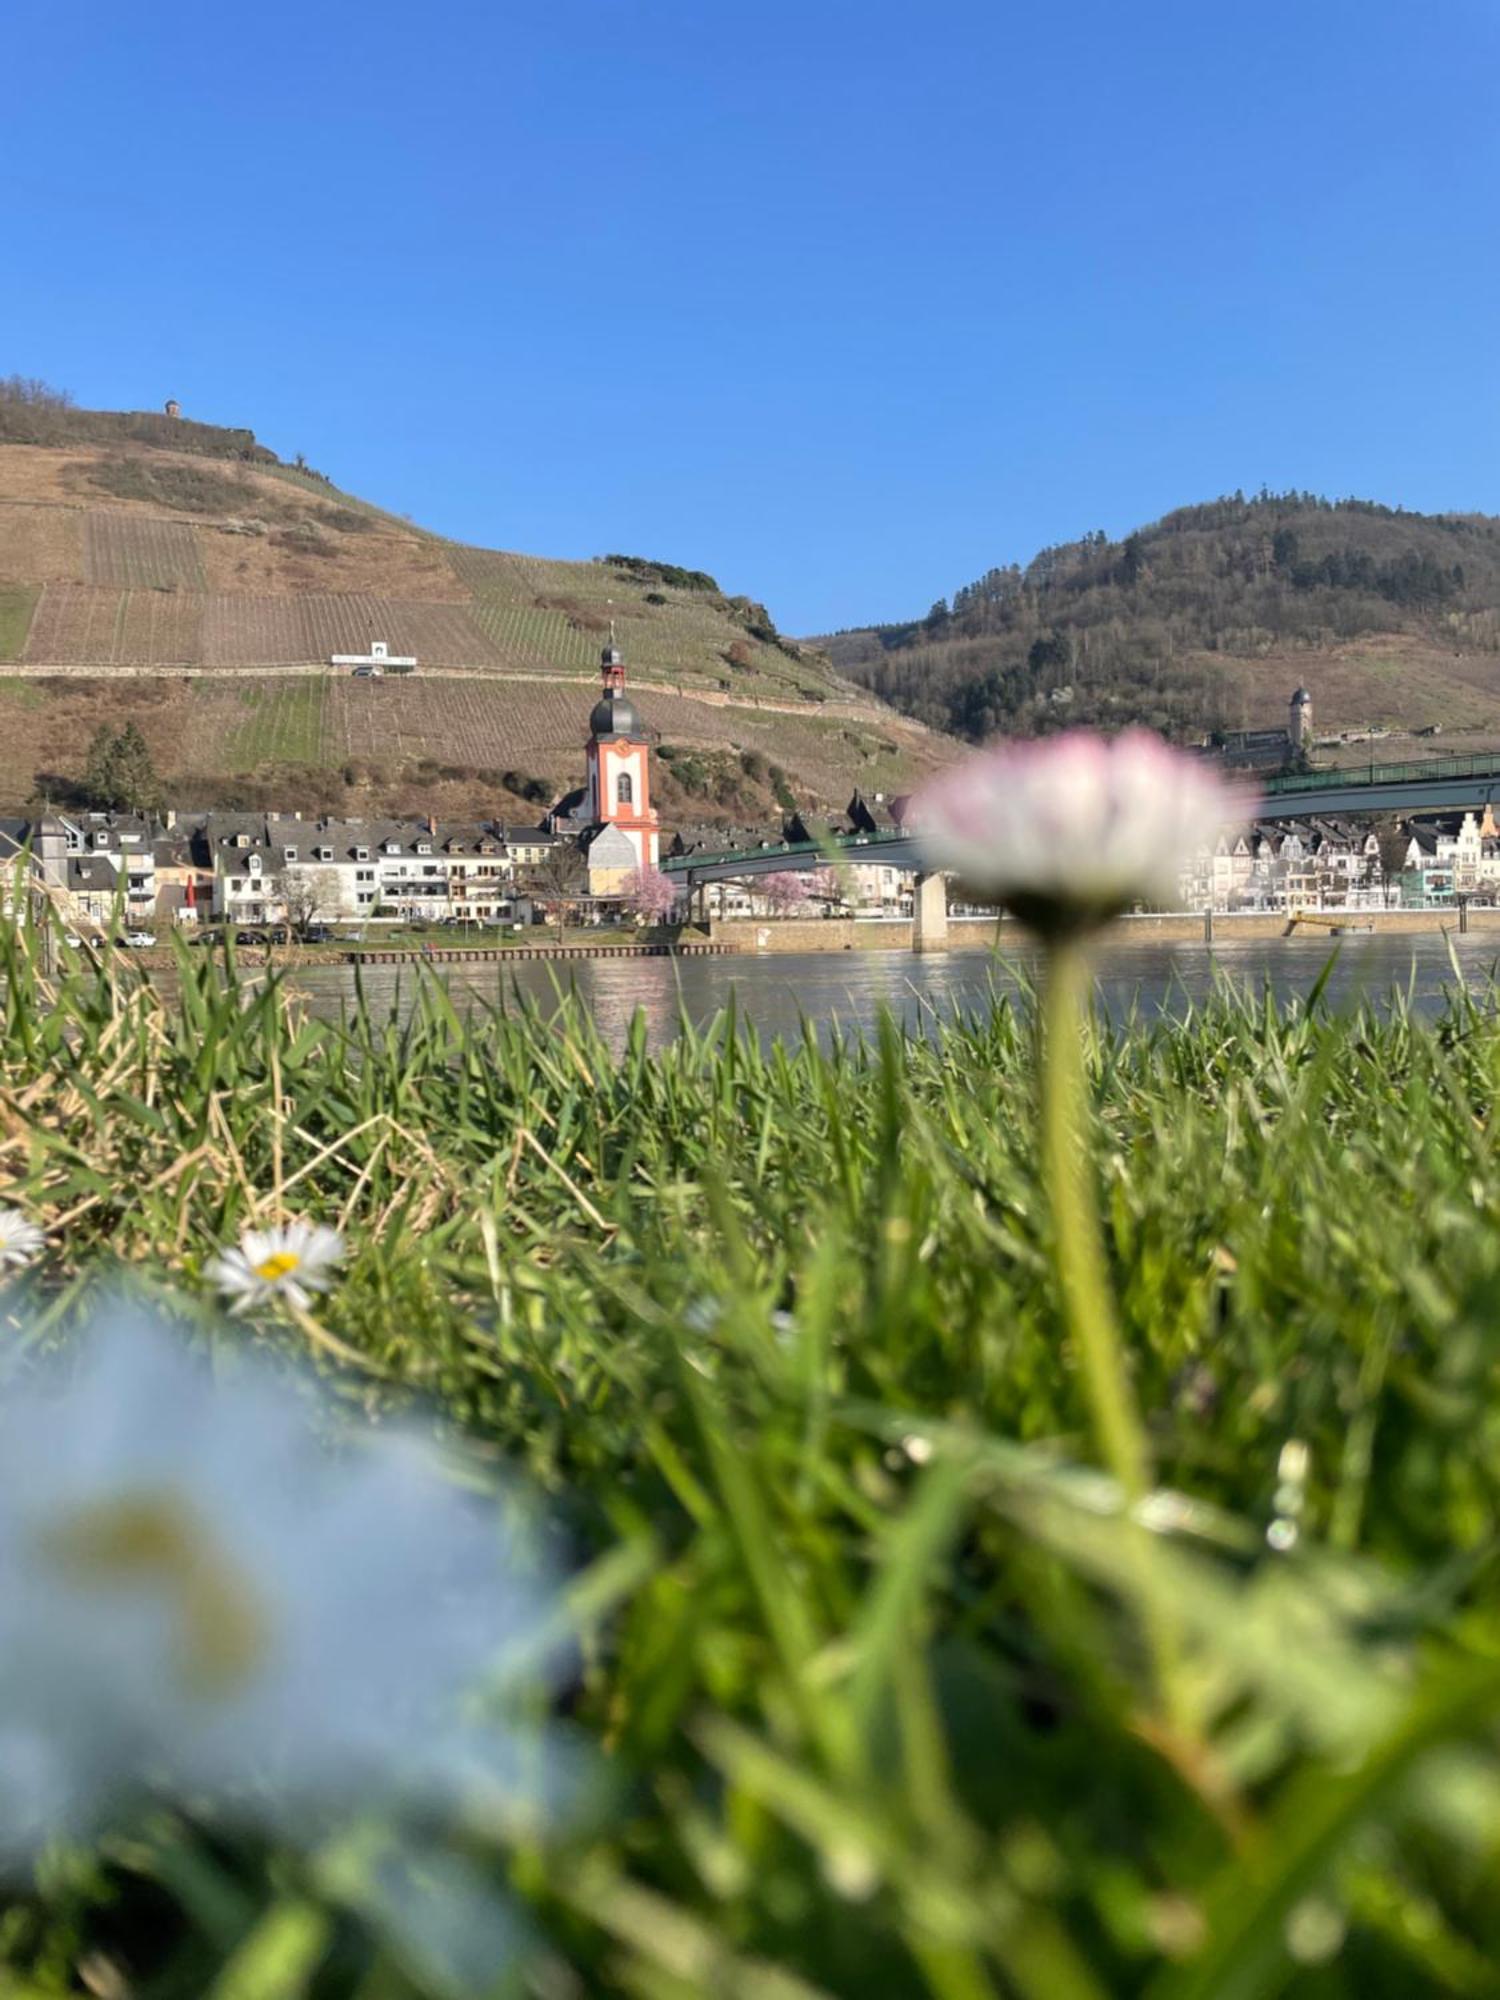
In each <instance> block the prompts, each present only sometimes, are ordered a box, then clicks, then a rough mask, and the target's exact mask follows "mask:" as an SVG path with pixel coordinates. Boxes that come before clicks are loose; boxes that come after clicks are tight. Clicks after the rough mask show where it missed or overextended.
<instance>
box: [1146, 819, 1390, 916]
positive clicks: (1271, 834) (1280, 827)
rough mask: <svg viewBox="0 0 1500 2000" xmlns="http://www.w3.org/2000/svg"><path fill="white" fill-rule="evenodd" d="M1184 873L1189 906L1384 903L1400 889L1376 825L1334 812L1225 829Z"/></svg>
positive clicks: (1376, 906)
mask: <svg viewBox="0 0 1500 2000" xmlns="http://www.w3.org/2000/svg"><path fill="white" fill-rule="evenodd" d="M1180 879H1181V884H1182V907H1183V908H1184V909H1186V910H1220V911H1229V910H1274V911H1281V910H1285V911H1288V912H1291V911H1294V910H1383V909H1386V908H1388V907H1389V906H1390V905H1391V904H1392V903H1393V902H1399V901H1400V894H1401V885H1400V883H1399V881H1393V880H1391V879H1390V878H1389V877H1388V875H1387V872H1386V868H1385V863H1384V860H1383V859H1382V856H1381V851H1380V841H1379V838H1378V836H1377V835H1376V834H1375V833H1374V832H1373V831H1372V829H1371V828H1369V827H1368V826H1356V825H1352V824H1350V823H1349V822H1348V821H1346V820H1332V819H1309V820H1290V821H1284V822H1279V823H1277V824H1276V825H1271V826H1250V827H1244V828H1240V829H1235V830H1231V831H1228V832H1226V833H1224V834H1222V835H1221V836H1220V838H1219V840H1218V842H1217V844H1216V845H1215V846H1214V847H1213V849H1212V850H1208V849H1205V850H1204V851H1203V852H1202V853H1200V854H1197V855H1194V856H1193V857H1192V859H1191V860H1190V861H1189V862H1188V863H1187V865H1186V866H1185V867H1184V868H1183V870H1182V874H1181V878H1180Z"/></svg>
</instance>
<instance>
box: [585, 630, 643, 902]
mask: <svg viewBox="0 0 1500 2000" xmlns="http://www.w3.org/2000/svg"><path fill="white" fill-rule="evenodd" d="M599 671H600V674H601V676H602V678H603V681H604V687H603V690H602V692H601V693H600V696H599V699H598V701H596V702H595V703H594V707H593V711H592V713H591V714H590V716H589V740H588V751H587V755H588V798H587V800H586V802H585V804H584V808H583V811H584V816H585V818H586V819H587V820H588V821H589V822H590V824H591V825H593V826H596V827H597V828H598V829H599V832H598V834H597V835H596V836H595V839H594V840H593V841H591V842H590V843H589V862H590V869H591V871H592V869H593V868H594V866H595V856H594V848H595V846H596V844H597V843H600V842H602V843H603V848H602V849H601V852H600V855H599V862H600V863H601V864H603V865H609V864H608V863H606V862H605V852H606V851H608V853H609V854H610V856H611V858H613V856H615V855H618V856H619V857H620V859H621V861H622V862H623V860H624V847H623V846H622V845H621V841H622V840H623V841H624V842H627V843H628V844H629V847H630V850H631V853H632V855H633V856H634V860H633V862H632V863H629V864H627V866H634V867H636V868H655V867H656V866H657V864H658V862H659V860H660V858H661V832H660V828H659V825H658V822H657V818H656V812H655V809H654V807H653V806H652V804H651V746H650V742H649V740H648V738H647V735H646V729H645V725H644V724H643V723H642V721H641V719H640V717H639V715H638V714H637V713H636V710H635V704H634V703H633V702H632V701H631V699H630V697H629V695H628V694H626V692H625V655H624V654H623V653H622V652H621V651H620V649H619V647H618V646H617V645H616V644H615V632H614V626H613V624H611V626H610V630H609V644H608V645H607V646H606V647H605V648H604V650H603V652H602V653H601V654H600V656H599Z"/></svg>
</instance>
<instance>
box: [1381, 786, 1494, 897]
mask: <svg viewBox="0 0 1500 2000" xmlns="http://www.w3.org/2000/svg"><path fill="white" fill-rule="evenodd" d="M1405 832H1406V847H1405V852H1404V853H1403V855H1402V857H1401V871H1402V872H1401V900H1402V901H1403V902H1404V903H1407V904H1410V905H1415V906H1417V907H1418V908H1423V909H1434V908H1441V907H1443V906H1444V905H1445V904H1449V903H1454V902H1456V901H1457V900H1458V899H1459V898H1460V897H1465V898H1472V899H1473V900H1474V901H1476V902H1486V903H1493V902H1500V827H1497V826H1496V824H1495V816H1494V813H1493V811H1492V810H1491V808H1490V807H1489V806H1488V805H1486V806H1485V808H1484V811H1483V812H1482V813H1481V814H1478V815H1476V814H1474V813H1471V812H1466V813H1463V814H1461V815H1460V814H1456V813H1455V814H1445V815H1439V816H1436V817H1433V818H1431V819H1420V820H1412V821H1411V822H1410V823H1409V825H1408V826H1407V827H1406V829H1405Z"/></svg>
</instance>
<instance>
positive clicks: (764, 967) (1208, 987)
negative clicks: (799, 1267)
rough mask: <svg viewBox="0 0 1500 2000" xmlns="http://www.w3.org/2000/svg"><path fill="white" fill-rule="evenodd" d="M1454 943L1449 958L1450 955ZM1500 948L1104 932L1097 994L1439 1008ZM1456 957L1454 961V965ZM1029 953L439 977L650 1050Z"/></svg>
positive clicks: (855, 1016)
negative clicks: (637, 1025) (583, 1015)
mask: <svg viewBox="0 0 1500 2000" xmlns="http://www.w3.org/2000/svg"><path fill="white" fill-rule="evenodd" d="M1450 947H1451V953H1450ZM1497 958H1500V947H1497V941H1496V940H1495V938H1494V937H1493V936H1490V937H1454V936H1449V937H1443V936H1441V935H1438V936H1417V937H1393V936H1384V937H1381V936H1372V937H1357V936H1351V937H1345V938H1341V939H1339V940H1337V941H1336V942H1334V941H1330V940H1329V939H1327V938H1318V937H1292V938H1275V939H1254V940H1243V941H1239V940H1236V941H1229V942H1226V943H1223V944H1216V945H1213V946H1207V945H1201V944H1199V945H1189V944H1173V945H1167V944H1152V943H1146V942H1132V941H1129V940H1122V941H1116V942H1106V943H1104V944H1103V945H1102V946H1101V947H1100V950H1099V953H1098V960H1097V963H1098V991H1099V998H1100V1001H1101V1004H1102V1005H1103V1006H1104V1008H1105V1009H1106V1011H1107V1012H1108V1013H1109V1014H1110V1015H1111V1016H1113V1017H1114V1018H1116V1019H1119V1018H1121V1017H1122V1016H1124V1015H1125V1014H1127V1013H1129V1012H1130V1011H1131V1010H1132V1009H1137V1010H1138V1011H1140V1012H1141V1013H1144V1014H1148V1015H1154V1014H1159V1013H1162V1012H1166V1013H1175V1012H1179V1011H1181V1010H1182V1009H1183V1008H1184V1006H1185V1005H1186V1004H1187V1003H1188V1002H1189V1001H1192V1000H1200V999H1202V998H1204V997H1205V996H1206V995H1208V994H1209V993H1210V992H1211V991H1212V989H1213V985H1214V981H1215V979H1216V978H1228V979H1230V980H1233V981H1235V982H1237V983H1238V984H1239V985H1241V986H1243V987H1248V988H1250V989H1252V990H1255V991H1257V992H1258V991H1260V990H1261V989H1262V988H1263V987H1264V986H1265V985H1266V984H1267V983H1268V982H1269V984H1270V987H1271V989H1272V991H1273V992H1274V993H1275V994H1276V995H1277V996H1278V997H1280V998H1282V999H1288V998H1293V997H1296V996H1299V995H1304V994H1306V993H1307V992H1308V991H1309V990H1310V989H1311V988H1312V986H1313V985H1314V983H1315V982H1316V981H1317V979H1318V978H1319V976H1320V975H1321V974H1322V972H1323V970H1324V968H1325V967H1326V966H1327V965H1328V963H1329V960H1330V959H1332V961H1333V969H1332V972H1331V974H1330V977H1329V980H1328V984H1327V988H1326V992H1325V1003H1326V1004H1327V1005H1329V1006H1332V1007H1339V1008H1344V1007H1349V1006H1352V1005H1353V1004H1355V1003H1356V1002H1357V1001H1359V1000H1360V999H1363V998H1370V999H1372V1000H1376V1001H1383V1000H1387V999H1388V998H1389V997H1390V995H1391V994H1392V993H1393V992H1394V991H1396V990H1398V989H1399V990H1400V991H1401V992H1402V993H1409V994H1410V995H1411V997H1412V1000H1413V1003H1414V1005H1415V1006H1416V1008H1417V1009H1418V1011H1420V1012H1421V1013H1423V1014H1427V1015H1431V1014H1435V1013H1436V1012H1438V1011H1439V1010H1440V1008H1441V1007H1442V1004H1443V994H1444V991H1445V989H1449V988H1452V987H1453V986H1454V985H1456V983H1457V979H1458V976H1459V974H1460V973H1461V975H1462V977H1463V979H1464V981H1465V983H1466V984H1467V985H1469V987H1470V988H1471V989H1472V990H1476V991H1477V990H1481V989H1483V988H1485V987H1486V986H1488V985H1489V984H1490V982H1491V980H1492V979H1493V978H1494V976H1495V968H1496V961H1497ZM1455 963H1456V965H1457V967H1458V969H1459V970H1458V972H1457V973H1456V972H1455ZM1035 965H1036V959H1035V956H1034V954H1033V953H1031V952H1030V951H1026V950H1022V949H1016V948H1014V947H1007V948H1006V950H1005V951H1003V952H1001V953H992V952H984V951H973V950H970V951H956V952H943V953H934V954H931V955H928V956H918V955H916V954H914V953H912V952H909V951H851V952H838V953H824V952H809V953H796V954H793V953H786V954H777V955H775V956H770V955H768V956H766V957H764V958H750V957H725V958H706V957H705V958H680V959H668V958H601V959H571V960H546V959H532V960H525V961H522V962H520V963H515V964H510V965H506V964H498V963H494V962H491V963H487V964H453V965H449V966H445V967H443V968H442V971H441V974H440V975H439V976H441V977H442V979H443V981H444V983H445V984H446V986H447V988H448V990H449V992H450V994H451V995H452V996H453V998H454V999H455V1000H456V1001H457V1002H458V1004H459V1005H460V1006H462V1005H464V1004H465V1002H466V1001H477V1002H488V1003H493V1002H495V1001H497V1000H502V999H507V998H511V997H513V996H515V995H516V994H526V995H531V996H533V997H534V998H536V999H538V1000H539V1001H541V1002H543V1003H544V1004H546V1003H549V1002H551V1001H552V1000H553V999H555V997H556V996H557V995H558V994H559V993H564V992H567V991H569V990H570V989H571V990H574V991H576V993H577V995H578V997H579V998H580V999H581V1000H582V1001H583V1003H584V1004H585V1005H586V1006H587V1007H588V1008H589V1010H590V1011H591V1013H592V1014H593V1016H594V1019H595V1020H596V1021H597V1023H598V1025H599V1027H600V1029H601V1030H602V1031H603V1032H604V1034H605V1035H606V1036H607V1037H608V1038H609V1039H610V1040H611V1041H612V1042H616V1043H618V1041H619V1039H620V1038H621V1036H623V1034H624V1033H625V1030H626V1028H627V1026H628V1025H629V1022H630V1019H631V1017H632V1015H633V1014H634V1013H635V1012H636V1010H637V1009H640V1010H641V1011H642V1012H643V1013H644V1015H645V1018H646V1026H647V1031H648V1035H649V1037H650V1039H651V1041H652V1043H653V1044H655V1045H657V1046H660V1045H661V1044H662V1043H663V1042H665V1041H668V1040H670V1039H671V1037H672V1036H673V1035H674V1034H675V1033H676V1032H677V1029H678V1025H679V1023H680V1022H681V1020H682V1018H683V1017H684V1015H685V1016H686V1017H687V1018H688V1019H689V1020H691V1021H693V1022H695V1023H697V1024H699V1025H701V1024H702V1023H704V1022H705V1021H708V1020H710V1019H711V1018H712V1017H713V1015H714V1014H716V1013H717V1012H718V1011H719V1010H720V1009H721V1008H723V1007H727V1006H728V1005H729V1004H730V1001H731V1000H733V1001H734V1003H735V1004H736V1006H737V1007H738V1008H739V1010H740V1012H741V1014H742V1015H743V1016H744V1018H745V1019H747V1020H749V1021H751V1022H753V1023H754V1025H755V1027H756V1028H757V1030H758V1031H759V1032H760V1034H761V1035H762V1036H763V1037H764V1038H766V1039H768V1040H769V1039H771V1038H773V1037H776V1036H780V1037H783V1038H786V1039H792V1038H796V1037H799V1036H800V1035H801V1034H802V1032H803V1024H804V1022H810V1023H812V1024H813V1025H814V1026H815V1027H816V1028H817V1029H818V1030H819V1031H820V1032H826V1031H827V1030H829V1029H830V1028H832V1027H833V1026H835V1025H838V1026H840V1027H843V1028H845V1029H868V1028H870V1027H872V1026H873V1025H874V1023H875V1021H876V1019H877V1018H878V1016H879V1013H880V1010H881V1009H882V1007H888V1008H890V1009H891V1010H892V1012H893V1013H894V1014H895V1015H896V1016H897V1017H898V1018H899V1019H901V1020H902V1021H904V1022H906V1023H908V1024H910V1025H913V1026H915V1025H919V1024H920V1023H921V1022H923V1021H924V1020H932V1019H935V1018H940V1017H944V1016H947V1017H951V1016H953V1015H955V1014H962V1013H965V1012H972V1011H974V1010H977V1009H980V1008H984V1007H987V1006H988V1005H989V1003H990V1000H991V998H992V997H993V996H994V995H995V994H996V993H1011V994H1014V993H1016V992H1018V991H1019V990H1020V989H1021V987H1022V985H1023V984H1024V982H1025V981H1026V979H1027V978H1028V977H1029V976H1030V975H1031V973H1032V972H1033V971H1034V969H1035ZM433 976H434V975H433V974H431V973H427V972H424V971H422V970H420V969H419V968H417V967H415V966H412V965H406V966H391V965H375V966H369V967H367V968H365V969H363V971H362V973H361V975H360V977H361V980H362V983H363V986H364V990H365V994H366V996H367V998H368V1000H369V1002H370V1004H371V1006H372V1007H373V1008H374V1010H375V1011H376V1012H377V1013H381V1014H383V1013H385V1012H387V1011H388V1010H395V1011H396V1012H398V1013H400V1012H403V1011H404V1010H405V1009H406V1008H407V1007H409V1006H410V1004H411V996H412V994H413V992H414V991H415V989H416V986H417V983H418V982H419V980H421V979H423V978H430V977H433ZM288 985H289V986H290V987H291V988H292V989H293V990H295V991H297V992H300V993H302V994H304V995H305V996H306V998H307V1001H308V1004H309V1006H310V1008H311V1011H312V1012H313V1013H315V1014H322V1015H337V1014H338V1013H339V1012H340V1011H341V1010H342V1009H343V1008H345V1007H348V1006H349V1005H350V1004H352V1002H353V1000H354V998H355V975H354V972H353V970H352V969H350V968H346V967H343V966H304V967H301V968H298V969H297V970H295V971H294V972H292V973H290V974H289V975H288Z"/></svg>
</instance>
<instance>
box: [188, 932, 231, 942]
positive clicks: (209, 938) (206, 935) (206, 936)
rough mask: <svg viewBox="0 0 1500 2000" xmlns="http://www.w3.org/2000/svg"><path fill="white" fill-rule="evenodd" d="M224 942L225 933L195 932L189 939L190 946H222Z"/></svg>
mask: <svg viewBox="0 0 1500 2000" xmlns="http://www.w3.org/2000/svg"><path fill="white" fill-rule="evenodd" d="M223 941H224V933H223V932H222V931H194V933H193V935H192V936H191V937H190V938H189V939H188V943H189V944H222V943H223Z"/></svg>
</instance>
